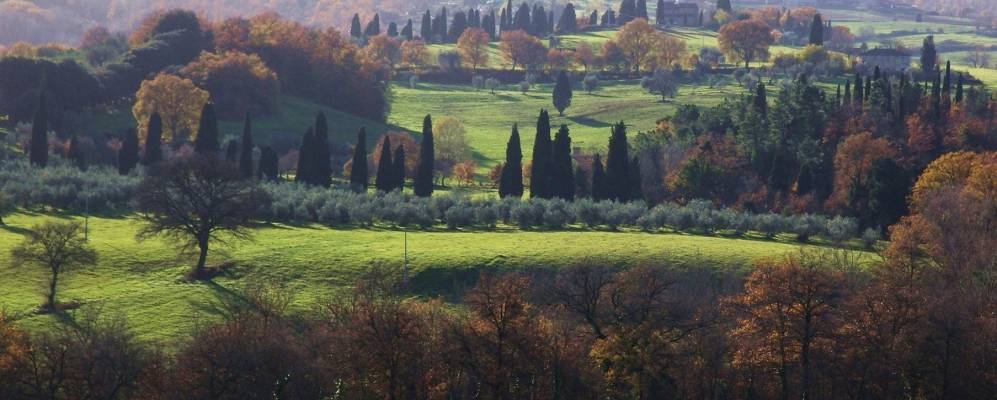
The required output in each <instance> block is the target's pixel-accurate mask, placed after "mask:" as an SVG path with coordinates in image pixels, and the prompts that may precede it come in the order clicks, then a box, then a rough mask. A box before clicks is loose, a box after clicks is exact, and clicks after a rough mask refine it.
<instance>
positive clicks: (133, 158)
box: [118, 129, 138, 175]
mask: <svg viewBox="0 0 997 400" xmlns="http://www.w3.org/2000/svg"><path fill="white" fill-rule="evenodd" d="M137 164H138V135H136V134H135V130H134V129H129V130H127V131H125V137H124V140H122V141H121V148H120V149H118V173H119V174H121V175H128V173H129V172H132V170H133V169H135V165H137Z"/></svg>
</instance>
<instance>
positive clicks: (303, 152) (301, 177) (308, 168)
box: [294, 127, 315, 185]
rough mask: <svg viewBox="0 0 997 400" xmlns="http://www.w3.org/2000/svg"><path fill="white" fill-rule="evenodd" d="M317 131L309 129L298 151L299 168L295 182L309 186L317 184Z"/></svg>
mask: <svg viewBox="0 0 997 400" xmlns="http://www.w3.org/2000/svg"><path fill="white" fill-rule="evenodd" d="M314 143H315V131H314V129H313V128H310V127H309V128H308V130H307V131H305V136H304V137H302V138H301V147H300V148H299V149H298V168H297V170H296V171H295V175H294V181H295V182H300V183H306V184H309V185H312V184H314V182H315V173H314V170H315V169H314V166H315V160H314V159H315V155H314V153H315V152H314V149H315V146H314V145H313V144H314Z"/></svg>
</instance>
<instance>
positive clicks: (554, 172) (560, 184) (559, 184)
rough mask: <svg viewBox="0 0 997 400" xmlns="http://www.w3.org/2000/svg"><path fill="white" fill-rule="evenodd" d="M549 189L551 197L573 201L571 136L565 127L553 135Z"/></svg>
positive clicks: (562, 126) (573, 180)
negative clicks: (551, 191) (551, 190)
mask: <svg viewBox="0 0 997 400" xmlns="http://www.w3.org/2000/svg"><path fill="white" fill-rule="evenodd" d="M551 159H552V162H551V165H552V167H553V168H551V189H553V193H551V194H552V197H559V198H561V199H564V200H568V201H571V200H574V199H575V170H574V166H572V165H571V164H572V163H571V161H572V159H571V136H570V132H569V130H568V126H567V125H561V129H559V130H558V131H557V134H556V135H554V148H553V150H552V152H551Z"/></svg>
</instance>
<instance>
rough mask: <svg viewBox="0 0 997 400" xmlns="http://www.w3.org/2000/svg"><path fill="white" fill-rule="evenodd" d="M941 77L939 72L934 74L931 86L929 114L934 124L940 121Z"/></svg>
mask: <svg viewBox="0 0 997 400" xmlns="http://www.w3.org/2000/svg"><path fill="white" fill-rule="evenodd" d="M941 75H942V73H941V71H938V72H936V73H935V82H934V83H933V84H932V85H931V114H932V117H933V118H934V120H935V123H936V124H937V123H940V122H941V120H942V89H941V79H942V76H941Z"/></svg>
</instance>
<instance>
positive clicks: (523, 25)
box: [512, 2, 533, 32]
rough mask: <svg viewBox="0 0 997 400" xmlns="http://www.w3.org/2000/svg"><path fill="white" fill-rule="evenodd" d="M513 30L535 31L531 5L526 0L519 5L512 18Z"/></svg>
mask: <svg viewBox="0 0 997 400" xmlns="http://www.w3.org/2000/svg"><path fill="white" fill-rule="evenodd" d="M512 30H514V31H524V32H533V22H532V20H531V19H530V6H528V5H526V2H523V4H520V5H519V8H517V9H516V15H515V16H514V17H513V18H512Z"/></svg>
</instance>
